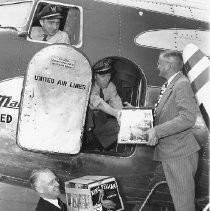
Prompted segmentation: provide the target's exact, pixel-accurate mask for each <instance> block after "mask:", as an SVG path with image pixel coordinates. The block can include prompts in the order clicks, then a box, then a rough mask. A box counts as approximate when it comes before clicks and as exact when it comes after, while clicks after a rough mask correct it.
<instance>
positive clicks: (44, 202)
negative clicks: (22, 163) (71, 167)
mask: <svg viewBox="0 0 210 211" xmlns="http://www.w3.org/2000/svg"><path fill="white" fill-rule="evenodd" d="M29 180H30V183H31V186H32V188H33V189H34V190H35V191H36V192H37V193H38V195H39V196H40V199H39V202H38V204H37V207H36V211H67V207H66V204H64V203H63V202H62V201H61V200H60V199H59V198H58V196H59V195H60V184H59V181H58V178H57V177H56V176H55V174H54V173H53V172H52V171H50V170H49V169H40V170H34V171H33V172H32V174H31V176H30V178H29Z"/></svg>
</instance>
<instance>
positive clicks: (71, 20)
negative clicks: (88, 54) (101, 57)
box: [30, 3, 82, 47]
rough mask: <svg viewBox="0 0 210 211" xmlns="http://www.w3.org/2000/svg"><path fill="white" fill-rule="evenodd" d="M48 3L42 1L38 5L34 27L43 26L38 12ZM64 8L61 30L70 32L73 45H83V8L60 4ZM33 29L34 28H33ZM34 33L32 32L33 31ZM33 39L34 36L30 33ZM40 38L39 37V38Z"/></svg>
mask: <svg viewBox="0 0 210 211" xmlns="http://www.w3.org/2000/svg"><path fill="white" fill-rule="evenodd" d="M46 5H47V4H46V3H40V4H39V5H38V7H37V10H36V12H35V18H34V21H33V23H32V29H33V27H41V25H40V22H39V20H37V18H36V17H37V14H38V13H39V12H40V11H41V10H42V9H43V7H44V6H46ZM59 6H60V7H61V9H62V13H61V15H62V16H63V18H62V19H61V22H60V27H59V30H61V31H64V32H66V33H67V34H68V36H69V39H70V42H71V45H73V46H76V47H78V46H81V43H82V30H81V19H82V18H81V17H82V12H81V8H79V7H77V6H68V7H67V6H63V5H60V4H59ZM31 31H32V30H31ZM31 34H32V33H31ZM30 37H31V38H32V39H34V38H33V36H32V35H30ZM37 40H39V39H37Z"/></svg>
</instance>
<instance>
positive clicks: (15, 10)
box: [0, 2, 32, 28]
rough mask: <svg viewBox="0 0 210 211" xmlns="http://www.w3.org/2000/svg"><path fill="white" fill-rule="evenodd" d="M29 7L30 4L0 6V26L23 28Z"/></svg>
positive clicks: (20, 3)
mask: <svg viewBox="0 0 210 211" xmlns="http://www.w3.org/2000/svg"><path fill="white" fill-rule="evenodd" d="M31 7H32V2H19V3H14V4H3V5H0V25H1V26H3V27H7V26H9V27H15V28H22V27H24V26H25V24H26V22H27V19H28V17H29V14H30V11H31Z"/></svg>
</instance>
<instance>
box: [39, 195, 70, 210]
mask: <svg viewBox="0 0 210 211" xmlns="http://www.w3.org/2000/svg"><path fill="white" fill-rule="evenodd" d="M58 200H60V199H58ZM63 205H64V211H67V207H66V204H64V203H63ZM36 211H62V209H59V208H58V207H56V206H55V205H54V204H51V203H50V202H48V201H46V200H44V199H43V198H41V197H40V199H39V202H38V204H37V207H36Z"/></svg>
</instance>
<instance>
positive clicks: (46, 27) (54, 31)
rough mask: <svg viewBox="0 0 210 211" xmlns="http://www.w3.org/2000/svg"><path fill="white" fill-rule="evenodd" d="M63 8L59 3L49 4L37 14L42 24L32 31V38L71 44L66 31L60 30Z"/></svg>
mask: <svg viewBox="0 0 210 211" xmlns="http://www.w3.org/2000/svg"><path fill="white" fill-rule="evenodd" d="M61 12H62V9H61V7H59V6H57V5H50V4H48V5H47V6H45V7H44V8H43V9H42V11H41V12H40V13H39V14H38V15H37V19H38V20H39V23H40V25H41V27H40V26H35V27H33V28H32V31H31V39H34V40H40V41H47V42H50V43H65V44H70V40H69V36H68V34H67V33H66V32H64V31H61V30H59V27H60V20H61V19H62V18H63V17H62V15H61Z"/></svg>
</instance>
